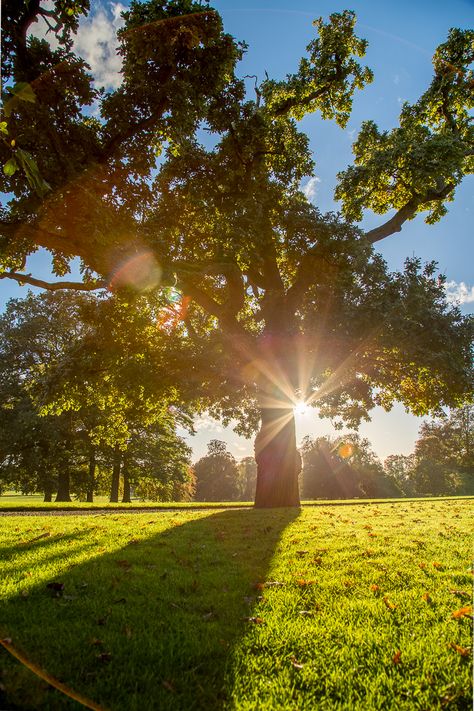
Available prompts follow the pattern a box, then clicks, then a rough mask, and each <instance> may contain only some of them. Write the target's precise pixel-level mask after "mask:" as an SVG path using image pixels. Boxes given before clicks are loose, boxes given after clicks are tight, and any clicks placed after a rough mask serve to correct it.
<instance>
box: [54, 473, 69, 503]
mask: <svg viewBox="0 0 474 711" xmlns="http://www.w3.org/2000/svg"><path fill="white" fill-rule="evenodd" d="M56 501H71V495H70V493H69V471H68V470H67V469H62V470H61V471H60V472H59V476H58V493H57V494H56Z"/></svg>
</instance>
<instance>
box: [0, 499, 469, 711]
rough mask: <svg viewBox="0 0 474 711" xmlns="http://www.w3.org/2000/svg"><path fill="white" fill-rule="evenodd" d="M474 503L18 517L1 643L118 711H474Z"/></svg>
mask: <svg viewBox="0 0 474 711" xmlns="http://www.w3.org/2000/svg"><path fill="white" fill-rule="evenodd" d="M472 503H473V502H472V500H471V501H469V500H428V501H422V500H419V501H397V502H390V503H369V504H357V503H355V504H354V505H347V506H332V505H324V506H318V507H304V508H303V509H302V510H301V511H298V510H288V509H282V510H268V511H261V510H260V511H256V510H253V509H239V508H236V509H228V510H212V511H202V510H201V511H199V510H193V509H192V508H190V509H189V510H186V511H161V512H159V513H150V512H148V513H147V512H146V511H145V512H143V513H134V514H126V513H121V514H117V515H115V514H110V513H109V514H106V513H101V512H100V511H98V512H96V513H92V514H91V515H89V516H74V515H73V514H71V515H67V516H60V517H52V516H42V515H39V516H35V517H31V516H22V515H21V514H18V515H11V516H7V517H4V518H3V519H2V520H1V540H0V544H1V546H2V550H1V560H2V578H1V580H0V589H1V595H2V607H1V613H0V620H1V625H0V635H1V637H2V638H10V639H11V640H12V644H13V646H14V648H15V649H17V650H19V651H20V652H21V653H22V654H23V655H24V656H25V657H26V659H27V660H28V661H29V663H30V664H33V665H37V666H39V667H41V668H42V669H43V670H46V671H47V672H48V673H49V674H52V675H54V677H56V678H57V679H59V680H60V681H61V682H63V683H64V684H66V685H67V686H68V687H69V688H70V689H73V690H74V691H76V692H79V693H81V694H83V695H84V696H86V697H87V698H89V699H92V700H93V701H94V702H95V703H96V704H97V705H99V706H100V707H102V708H104V709H109V710H110V711H115V710H116V709H117V710H118V709H121V710H122V709H123V710H124V711H129V710H130V711H135V710H136V711H138V710H140V711H148V709H157V710H159V711H166V709H170V710H171V709H172V710H175V709H183V710H184V709H186V710H187V709H210V710H211V711H212V709H220V708H223V709H232V710H234V709H235V710H238V711H243V710H247V709H255V711H260V710H262V711H266V710H270V709H272V710H275V711H277V710H278V711H280V710H282V709H284V710H286V709H287V710H288V711H290V710H292V711H295V710H299V709H308V711H309V710H311V711H313V710H314V709H324V710H326V709H327V710H329V709H347V710H350V711H353V710H360V711H362V710H363V711H367V710H370V709H374V710H375V709H377V710H380V709H383V710H385V709H397V710H398V709H419V710H420V711H432V710H433V709H448V710H449V709H466V710H467V709H471V707H472V692H471V674H472V657H471V654H470V650H471V644H472V635H471V623H472V620H471V617H472V607H470V606H471V604H472V603H471V587H472V562H471V561H470V553H471V548H472V521H473V518H472V513H471V512H472V508H473V507H472ZM50 583H57V585H56V588H59V589H57V590H55V589H52V588H51V587H49V588H48V587H47V586H48V584H50ZM0 657H1V661H2V664H1V667H2V670H3V671H2V680H1V683H2V689H3V690H2V692H1V693H2V694H3V696H4V698H3V699H0V708H1V709H34V710H35V711H36V710H38V709H79V708H81V706H80V705H79V704H78V703H77V702H75V701H72V700H70V699H68V698H67V697H66V696H64V695H63V694H62V693H60V692H59V691H57V690H55V689H52V688H51V687H50V686H48V685H47V684H46V683H45V682H44V681H42V680H41V679H39V678H38V677H36V676H35V675H34V674H33V673H32V672H31V671H30V670H29V669H28V668H27V667H25V666H24V665H23V664H21V663H20V662H18V661H17V660H16V659H14V658H13V657H12V656H11V655H10V654H9V653H8V652H7V651H6V650H4V649H1V648H0Z"/></svg>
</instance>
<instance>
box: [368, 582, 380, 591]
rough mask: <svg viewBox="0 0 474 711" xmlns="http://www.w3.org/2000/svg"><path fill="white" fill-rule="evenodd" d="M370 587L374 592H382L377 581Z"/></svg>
mask: <svg viewBox="0 0 474 711" xmlns="http://www.w3.org/2000/svg"><path fill="white" fill-rule="evenodd" d="M370 589H371V591H372V592H374V593H376V592H380V585H376V584H375V583H373V584H372V585H371V586H370Z"/></svg>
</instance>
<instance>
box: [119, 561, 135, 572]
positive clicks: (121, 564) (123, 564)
mask: <svg viewBox="0 0 474 711" xmlns="http://www.w3.org/2000/svg"><path fill="white" fill-rule="evenodd" d="M116 562H117V565H118V567H119V568H123V569H124V570H130V568H131V567H132V564H131V563H130V561H129V560H117V561H116Z"/></svg>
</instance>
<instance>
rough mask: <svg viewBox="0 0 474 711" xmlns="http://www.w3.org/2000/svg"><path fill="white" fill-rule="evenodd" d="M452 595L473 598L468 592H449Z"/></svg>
mask: <svg viewBox="0 0 474 711" xmlns="http://www.w3.org/2000/svg"><path fill="white" fill-rule="evenodd" d="M449 592H450V593H451V595H456V596H457V597H467V598H470V597H471V593H469V592H467V591H466V590H450V591H449Z"/></svg>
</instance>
